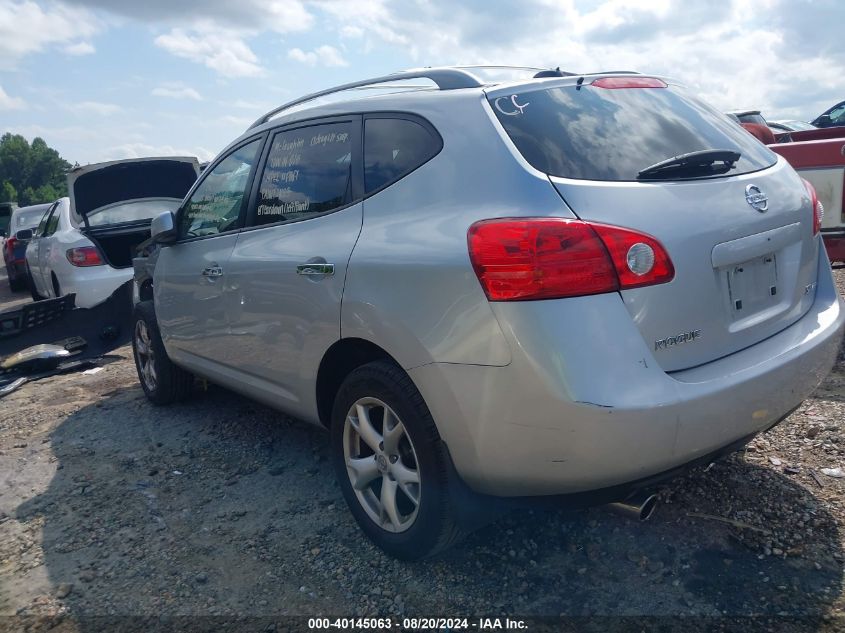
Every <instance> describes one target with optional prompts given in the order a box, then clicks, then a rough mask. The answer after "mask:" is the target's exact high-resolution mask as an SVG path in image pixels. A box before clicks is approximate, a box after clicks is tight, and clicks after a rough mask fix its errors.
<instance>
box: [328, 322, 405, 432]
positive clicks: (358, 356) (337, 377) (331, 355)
mask: <svg viewBox="0 0 845 633" xmlns="http://www.w3.org/2000/svg"><path fill="white" fill-rule="evenodd" d="M376 360H388V361H391V362H393V363H395V364H396V366H397V367H401V365H400V364H399V363H398V362H397V361H396V359H395V358H393V356H391V355H390V354H389V353H388V352H387V351H386V350H385V349H383V348H382V347H379V346H378V345H376V344H375V343H372V342H371V341H367V340H365V339H361V338H342V339H340V340H339V341H336V342H335V343H334V344H333V345H332V346H331V347H330V348H329V349H328V350H326V353H325V354H324V355H323V358H322V360H321V361H320V367H319V369H318V370H317V385H316V390H317V394H316V396H317V414H318V416H319V419H320V423H321V424H322V425H323V426H325V427H326V428H328V427H329V426H331V417H332V406H333V405H334V399H335V396H336V395H337V392H338V390H339V389H340V385H341V384H343V381H344V380H345V379H346V377H347V376H348V375H349V374H350V373H351V372H352V371H354V370H355V369H357V368H358V367H361V366H362V365H366V364H367V363H371V362H373V361H376ZM403 371H404V370H403Z"/></svg>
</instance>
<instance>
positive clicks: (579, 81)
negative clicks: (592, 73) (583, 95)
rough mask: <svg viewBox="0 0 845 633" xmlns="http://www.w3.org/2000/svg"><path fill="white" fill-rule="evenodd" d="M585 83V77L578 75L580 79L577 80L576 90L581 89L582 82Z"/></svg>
mask: <svg viewBox="0 0 845 633" xmlns="http://www.w3.org/2000/svg"><path fill="white" fill-rule="evenodd" d="M583 83H584V78H583V77H578V81H576V82H575V90H581V84H583Z"/></svg>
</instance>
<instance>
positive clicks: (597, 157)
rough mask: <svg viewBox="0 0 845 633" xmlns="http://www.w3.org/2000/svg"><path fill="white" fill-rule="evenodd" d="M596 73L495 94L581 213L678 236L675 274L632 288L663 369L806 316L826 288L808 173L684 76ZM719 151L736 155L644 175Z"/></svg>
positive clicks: (513, 130) (673, 249) (632, 303)
mask: <svg viewBox="0 0 845 633" xmlns="http://www.w3.org/2000/svg"><path fill="white" fill-rule="evenodd" d="M596 79H597V78H595V77H586V78H581V79H580V80H579V78H572V79H571V80H570V79H567V80H555V81H553V82H543V83H539V84H538V83H537V82H535V83H533V84H526V85H524V86H518V87H514V86H510V87H501V88H497V89H494V90H490V91H489V92H488V98H489V101H490V105H491V107H492V109H493V111H494V112H495V114H496V116H497V118H498V119H499V121H500V123H501V124H502V126H503V127H504V129H505V131H506V132H507V134H508V136H509V137H510V139H511V140H512V141H513V143H514V144H515V145H516V147H517V149H518V150H519V152H520V153H521V154H522V156H523V157H524V158H525V159H526V160H527V161H528V162H529V163H530V164H531V165H532V166H533V167H534V168H536V169H538V170H540V171H542V172H544V173H546V174H548V176H549V178H550V180H551V182H552V184H553V185H554V187H555V188H556V189H557V191H558V192H559V193H560V195H561V197H562V198H563V200H564V201H565V202H566V204H567V205H568V206H569V207H570V208H571V209H572V211H573V212H574V213H575V214H576V215H577V216H578V217H579V218H580V219H582V220H585V221H589V222H596V223H604V224H612V225H616V226H621V227H626V228H630V229H634V230H637V231H641V232H644V233H648V234H650V235H652V236H654V237H655V238H657V240H659V241H660V242H661V243H662V245H663V246H664V247H665V249H666V251H667V252H668V254H669V256H670V257H671V259H672V262H673V264H674V267H675V276H674V278H673V279H672V281H671V282H668V283H663V284H659V285H652V286H647V287H641V288H634V289H629V290H623V291H621V292H620V294H621V296H622V299H623V301H624V303H625V305H626V307H627V309H628V311H629V312H630V315H631V318H632V319H633V320H634V322H635V323H636V325H637V327H638V328H639V330H640V332H641V333H642V336H643V338H644V339H645V341H646V343H647V344H648V345H649V346H650V347H651V349H652V350H653V353H654V357H655V359H656V360H657V362H658V363H659V364H660V365H661V367H662V368H663V369H664V370H666V371H675V370H681V369H685V368H689V367H693V366H696V365H700V364H703V363H706V362H709V361H712V360H715V359H717V358H720V357H723V356H726V355H728V354H731V353H733V352H736V351H738V350H741V349H743V348H745V347H748V346H750V345H753V344H754V343H757V342H759V341H761V340H763V339H765V338H767V337H769V336H771V335H773V334H775V333H777V332H778V331H780V330H782V329H783V328H785V327H787V326H789V325H790V324H791V323H794V322H795V321H796V320H797V319H799V318H800V317H801V315H803V314H804V313H805V312H806V311H807V310H808V309H809V307H810V305H811V303H812V300H813V297H814V288H815V281H816V274H817V262H818V239H817V238H816V236H814V235H813V227H812V224H813V223H812V212H811V203H810V198H809V195H808V192H807V190H806V189H805V187H804V186H803V184H802V182H801V180H800V178H799V177H798V175H797V174H796V173H795V172H794V171H793V170H792V169H791V168H790V167H789V165H788V164H787V163H786V162H785V161H784V160H783V159H780V160H778V157H777V156H776V155H775V154H774V153H772V152H771V151H770V150H769V149H767V148H766V147H765V146H764V145H762V144H761V143H759V142H758V141H757V140H756V139H754V138H753V137H752V136H751V135H749V134H748V133H747V132H745V131H744V130H743V129H742V128H741V127H740V126H739V125H737V124H736V123H735V122H734V121H732V120H731V119H730V118H728V117H727V116H725V115H723V114H721V113H719V112H718V111H716V110H715V109H713V108H711V107H710V106H708V105H706V104H704V103H702V102H701V101H699V100H698V99H696V98H695V97H692V96H691V95H689V94H688V93H687V92H686V91H685V90H684V89H683V88H681V87H680V86H676V85H667V84H666V83H664V82H663V81H662V80H651V79H649V78H644V77H642V76H639V75H631V76H626V77H614V78H612V80H611V81H607V80H605V81H599V82H596V81H595V80H596ZM707 150H724V152H723V154H724V155H727V156H728V157H729V158H728V159H726V158H725V156H723V155H715V156H717V157H719V158H720V159H719V160H715V159H714V160H713V162H712V163H707V161H676V164H675V165H674V166H672V165H670V166H668V167H666V168H662V169H661V168H657V169H654V170H651V171H650V172H645V173H642V174H641V172H642V171H643V170H645V169H646V168H648V167H650V166H653V165H655V164H657V163H660V162H661V161H666V160H667V159H671V158H673V157H678V156H680V155H684V154H689V153H692V152H705V151H707ZM737 153H738V154H739V157H736V155H735V154H737ZM708 155H709V154H708ZM730 159H733V160H730ZM759 194H763V195H762V196H761V195H759ZM763 198H765V200H763ZM609 336H612V333H609Z"/></svg>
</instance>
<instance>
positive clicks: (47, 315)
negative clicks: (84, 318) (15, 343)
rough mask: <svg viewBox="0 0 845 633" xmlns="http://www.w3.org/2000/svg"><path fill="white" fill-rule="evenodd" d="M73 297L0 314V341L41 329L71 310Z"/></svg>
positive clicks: (60, 298) (65, 297)
mask: <svg viewBox="0 0 845 633" xmlns="http://www.w3.org/2000/svg"><path fill="white" fill-rule="evenodd" d="M75 300H76V297H75V295H65V296H64V297H59V298H57V299H48V300H46V301H37V302H34V303H27V304H24V305H22V306H20V307H18V308H13V309H11V310H4V311H2V312H0V339H4V338H8V337H12V336H18V335H19V334H21V333H22V332H24V331H26V330H30V329H32V328H37V327H41V326H42V325H45V324H47V323H49V322H51V321H53V320H55V319H58V318H61V317H62V316H63V315H64V314H65V313H66V312H68V311H70V310H73V308H74V302H75Z"/></svg>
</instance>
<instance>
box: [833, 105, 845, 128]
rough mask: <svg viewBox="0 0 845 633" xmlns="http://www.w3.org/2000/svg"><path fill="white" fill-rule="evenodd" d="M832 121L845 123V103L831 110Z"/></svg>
mask: <svg viewBox="0 0 845 633" xmlns="http://www.w3.org/2000/svg"><path fill="white" fill-rule="evenodd" d="M830 121H831V123H837V124H840V125H845V105H843V106H840V107H838V108H834V109H833V110H831V112H830Z"/></svg>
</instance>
